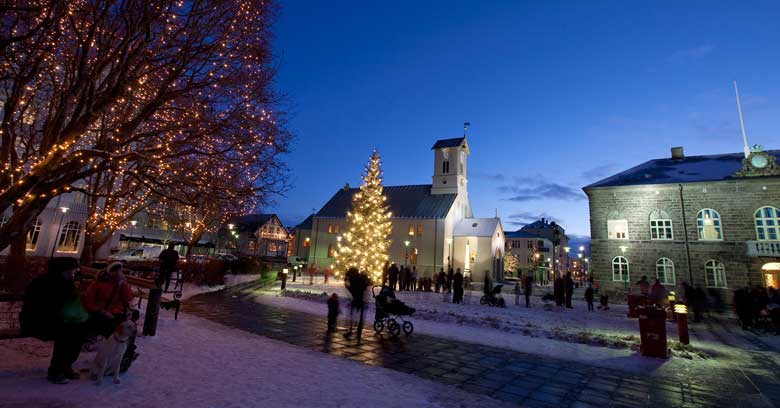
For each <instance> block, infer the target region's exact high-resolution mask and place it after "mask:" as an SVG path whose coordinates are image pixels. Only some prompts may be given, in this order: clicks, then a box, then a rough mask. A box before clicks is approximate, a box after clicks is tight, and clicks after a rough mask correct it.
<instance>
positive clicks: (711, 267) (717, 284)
mask: <svg viewBox="0 0 780 408" xmlns="http://www.w3.org/2000/svg"><path fill="white" fill-rule="evenodd" d="M704 278H705V279H706V281H707V286H708V287H710V288H725V287H726V268H724V267H723V263H721V262H720V261H716V260H714V259H710V260H709V261H707V263H706V264H704Z"/></svg>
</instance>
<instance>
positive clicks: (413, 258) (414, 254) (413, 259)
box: [409, 248, 417, 265]
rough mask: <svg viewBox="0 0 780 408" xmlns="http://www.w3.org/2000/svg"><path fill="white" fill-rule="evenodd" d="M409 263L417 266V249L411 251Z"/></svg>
mask: <svg viewBox="0 0 780 408" xmlns="http://www.w3.org/2000/svg"><path fill="white" fill-rule="evenodd" d="M409 262H411V263H412V265H417V248H414V249H412V255H411V256H410V257H409Z"/></svg>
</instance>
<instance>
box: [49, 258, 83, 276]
mask: <svg viewBox="0 0 780 408" xmlns="http://www.w3.org/2000/svg"><path fill="white" fill-rule="evenodd" d="M78 267H79V261H77V260H76V258H72V257H65V256H63V257H57V258H51V259H49V272H50V273H62V272H65V271H69V270H71V269H77V268H78Z"/></svg>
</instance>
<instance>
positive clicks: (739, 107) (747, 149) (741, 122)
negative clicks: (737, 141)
mask: <svg viewBox="0 0 780 408" xmlns="http://www.w3.org/2000/svg"><path fill="white" fill-rule="evenodd" d="M734 93H736V94H737V111H738V112H739V126H740V127H741V128H742V143H743V144H744V149H745V158H747V157H748V156H750V147H748V142H747V136H746V135H745V121H744V120H743V119H742V104H741V103H740V101H739V88H737V81H734Z"/></svg>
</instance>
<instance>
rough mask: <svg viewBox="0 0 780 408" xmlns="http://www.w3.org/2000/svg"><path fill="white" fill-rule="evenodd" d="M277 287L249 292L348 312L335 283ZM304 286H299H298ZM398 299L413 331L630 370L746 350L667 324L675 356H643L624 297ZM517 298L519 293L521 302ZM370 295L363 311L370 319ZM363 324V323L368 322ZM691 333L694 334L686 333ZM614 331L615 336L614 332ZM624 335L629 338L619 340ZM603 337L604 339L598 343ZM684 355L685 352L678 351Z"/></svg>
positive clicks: (670, 368)
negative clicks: (494, 301)
mask: <svg viewBox="0 0 780 408" xmlns="http://www.w3.org/2000/svg"><path fill="white" fill-rule="evenodd" d="M287 289H288V291H287V292H286V293H285V294H284V295H282V294H280V292H279V291H278V287H277V288H275V289H273V290H262V291H258V292H256V296H255V297H254V300H255V301H256V302H258V303H263V304H268V305H271V306H277V307H283V308H287V309H293V310H298V311H301V312H306V313H310V314H315V315H320V316H323V319H324V316H325V313H326V306H325V305H324V304H323V303H324V302H325V299H326V298H325V296H324V295H321V294H322V293H323V292H328V293H333V292H336V293H338V294H339V296H340V298H341V301H342V312H343V314H342V316H341V318H342V319H345V318H346V313H347V312H348V308H347V304H348V300H349V299H350V297H349V295H347V294H346V291H345V290H344V287H343V285H342V284H341V283H334V284H331V285H322V284H319V285H316V284H315V285H304V284H300V283H292V284H291V283H290V282H288V283H287ZM304 292H305V293H304ZM396 295H397V297H398V298H399V299H401V300H402V301H404V302H406V303H407V304H408V305H410V306H412V307H415V308H416V309H417V312H415V314H414V315H413V316H412V317H411V320H412V321H413V322H414V327H415V332H416V333H422V334H427V335H432V336H439V337H445V338H449V339H453V340H460V341H465V342H471V343H478V344H484V345H488V346H494V347H502V348H508V349H512V350H516V351H520V352H525V353H529V354H537V355H543V356H547V357H552V358H559V359H565V360H570V361H577V362H582V363H585V364H590V365H594V366H599V367H605V368H616V369H621V370H624V371H630V372H635V373H642V374H647V373H653V374H655V375H673V374H675V373H680V372H683V371H686V372H690V371H691V370H707V369H708V368H712V369H715V368H721V367H723V366H724V365H732V364H738V363H739V361H740V360H741V359H743V358H745V355H744V354H743V353H742V352H741V350H739V349H737V348H734V347H728V346H725V345H723V344H721V343H719V342H717V341H714V340H712V341H698V339H697V338H695V337H694V348H693V349H691V348H689V347H688V348H685V350H682V349H678V350H674V348H676V347H679V346H680V345H679V343H677V342H676V341H674V340H676V327H675V326H674V325H668V326H667V334H668V336H669V341H670V347H672V348H673V353H674V354H675V355H676V356H678V357H675V358H671V359H668V360H659V359H654V358H646V357H642V356H641V355H639V353H638V350H637V348H638V342H639V323H638V321H637V319H628V318H626V307H625V306H624V305H612V306H611V307H610V310H609V311H606V312H604V311H596V312H590V313H589V312H587V308H586V305H585V302H584V301H582V302H579V301H577V302H575V304H574V307H575V309H574V310H555V309H554V310H552V311H546V310H544V308H543V307H542V302H541V299H540V298H539V297H538V296H537V297H534V299H533V300H532V303H533V304H534V307H532V308H530V309H526V308H525V307H524V303H523V305H522V306H515V305H514V296H511V297H510V296H505V299H506V300H507V301H508V306H507V308H506V309H499V308H491V307H487V306H481V305H479V304H478V300H479V296H481V293H479V292H473V293H472V297H471V301H470V304H466V305H455V304H452V303H446V302H444V300H443V298H444V296H443V295H442V294H435V293H422V292H396ZM522 302H523V299H521V303H522ZM373 313H374V306H373V302H371V303H370V307H369V308H368V310H367V312H366V316H367V319H368V321H369V323H370V322H373ZM369 327H370V326H369ZM692 337H693V336H692ZM613 339H614V340H613ZM626 339H629V340H626ZM602 341H606V343H602ZM682 357H685V358H682Z"/></svg>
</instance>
